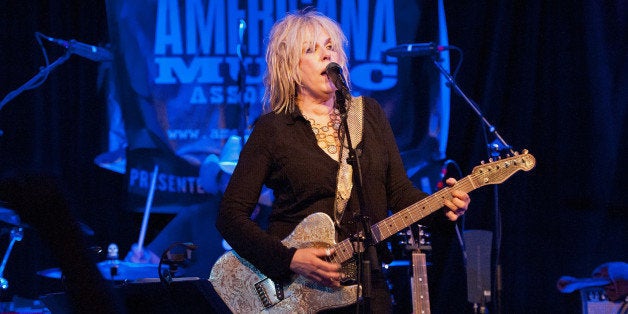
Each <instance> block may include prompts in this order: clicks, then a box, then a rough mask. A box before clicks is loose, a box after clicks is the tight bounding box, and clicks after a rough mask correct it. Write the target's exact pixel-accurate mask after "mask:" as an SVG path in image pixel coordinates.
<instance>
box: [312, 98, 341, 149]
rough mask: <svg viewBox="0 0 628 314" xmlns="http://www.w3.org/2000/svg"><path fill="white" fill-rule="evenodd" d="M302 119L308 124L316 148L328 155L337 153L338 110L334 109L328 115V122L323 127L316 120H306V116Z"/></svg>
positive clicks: (338, 145) (338, 142)
mask: <svg viewBox="0 0 628 314" xmlns="http://www.w3.org/2000/svg"><path fill="white" fill-rule="evenodd" d="M303 117H304V118H305V120H307V121H309V122H310V126H311V127H312V132H314V136H315V137H316V142H317V143H318V147H320V148H321V149H323V150H326V151H327V152H328V153H330V154H336V153H338V148H339V147H340V140H338V130H339V129H340V112H339V111H338V109H334V110H333V111H332V112H331V113H330V114H329V122H327V124H325V125H323V124H319V123H317V122H316V120H314V119H312V118H308V117H307V116H306V115H303Z"/></svg>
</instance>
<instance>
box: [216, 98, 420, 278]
mask: <svg viewBox="0 0 628 314" xmlns="http://www.w3.org/2000/svg"><path fill="white" fill-rule="evenodd" d="M363 104H364V123H363V133H362V141H361V142H360V143H359V144H358V151H361V154H360V155H359V160H360V165H361V169H362V178H363V179H362V182H363V191H364V195H365V200H366V201H365V203H366V204H364V206H362V208H364V210H365V211H366V214H367V215H368V216H369V217H370V219H371V224H374V223H377V222H379V221H381V220H383V219H384V218H386V217H387V215H388V211H389V210H391V211H392V212H396V211H399V210H401V209H403V208H405V207H407V206H409V205H411V204H413V203H415V202H417V201H418V200H420V199H421V198H423V197H425V196H426V194H425V193H423V192H421V191H419V190H418V189H416V188H414V187H413V185H412V182H411V181H410V180H409V179H408V177H407V175H406V172H405V169H404V167H403V164H402V161H401V157H400V155H399V150H398V148H397V144H396V141H395V137H394V134H393V132H392V129H391V127H390V123H389V122H388V119H387V117H386V115H385V113H384V111H383V110H382V109H381V107H380V105H379V104H378V103H377V101H375V100H374V99H372V98H368V97H365V98H364V100H363ZM337 173H338V162H337V161H335V160H333V159H332V158H331V157H330V156H329V155H327V154H326V153H325V152H324V151H323V150H322V149H321V148H319V146H318V145H317V142H316V138H315V137H314V134H313V132H312V129H311V126H310V124H309V122H308V121H307V120H306V119H304V118H303V116H302V115H301V113H299V112H295V113H292V114H278V113H274V112H271V113H268V114H265V115H262V116H261V117H260V118H259V119H258V121H257V122H256V123H255V127H254V129H253V131H252V133H251V135H250V137H249V139H248V141H247V142H246V144H245V145H244V147H243V149H242V152H241V154H240V158H239V161H238V164H237V166H236V168H235V170H234V172H233V175H232V177H231V180H230V182H229V184H228V186H227V189H226V191H225V193H224V196H223V199H222V202H221V208H220V211H219V214H218V219H217V222H216V227H217V228H218V230H219V231H220V233H221V234H222V236H223V237H224V239H225V240H226V241H227V242H228V243H229V244H230V245H231V246H232V247H233V249H234V250H235V251H236V252H237V253H238V254H239V255H240V256H242V257H243V258H245V259H246V260H248V261H249V262H251V263H252V264H253V265H255V266H256V267H257V268H258V269H259V270H260V271H261V272H262V273H264V274H265V275H266V276H268V277H270V278H271V279H273V280H282V279H285V278H287V277H288V276H289V275H291V274H292V272H291V270H290V262H291V260H292V256H293V255H294V252H295V251H296V249H295V248H288V247H286V246H284V245H283V244H282V243H281V242H280V241H281V239H283V238H285V237H286V236H288V235H289V234H290V232H292V231H293V229H294V228H295V227H296V225H297V224H298V223H299V222H301V221H302V220H303V219H304V218H305V217H307V216H308V215H310V214H312V213H315V212H323V213H326V214H328V215H329V216H330V217H332V218H333V217H334V216H333V211H334V198H335V194H336V176H337ZM263 185H266V186H267V187H269V188H271V189H273V192H274V197H275V201H274V204H273V208H272V212H271V214H270V216H269V227H268V230H267V231H264V230H262V229H261V228H260V227H259V226H258V225H257V224H256V223H255V222H254V221H252V220H251V219H250V216H251V214H252V212H253V210H254V209H255V206H256V204H257V201H258V197H259V194H260V191H261V189H262V187H263ZM359 210H360V204H359V199H358V197H357V195H356V189H355V188H354V189H353V191H352V196H351V199H350V201H349V203H348V204H347V209H346V210H345V214H344V217H343V222H342V224H341V225H343V226H344V227H346V228H348V229H351V228H352V222H351V220H352V217H353V214H352V213H353V212H354V211H359ZM358 225H360V224H359V223H356V224H353V226H358ZM342 229H345V228H342ZM354 229H355V228H354ZM338 231H340V230H338ZM351 232H352V231H351ZM338 235H339V237H340V239H339V240H342V239H343V238H344V237H346V234H343V233H342V232H340V233H339V234H338Z"/></svg>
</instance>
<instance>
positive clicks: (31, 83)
mask: <svg viewBox="0 0 628 314" xmlns="http://www.w3.org/2000/svg"><path fill="white" fill-rule="evenodd" d="M69 58H70V51H69V50H68V51H67V52H66V53H65V54H64V55H63V56H61V57H59V59H57V60H55V62H53V63H51V64H50V65H48V66H47V67H45V68H42V69H41V70H39V73H37V75H35V76H34V77H33V78H31V79H30V80H29V81H28V82H26V83H24V85H22V86H20V87H18V88H17V89H16V90H14V91H12V92H10V93H9V94H8V95H6V96H5V97H4V99H2V102H1V103H0V110H2V107H4V105H6V104H7V103H8V102H9V101H11V100H12V99H13V98H15V97H17V96H18V95H19V94H21V93H22V92H23V91H25V90H29V89H31V88H34V87H36V86H38V84H36V83H39V81H40V80H42V79H44V80H45V79H46V78H47V77H48V74H50V72H51V71H52V70H53V69H55V68H56V67H58V66H60V65H61V64H63V63H64V62H65V61H67V60H68V59H69ZM42 83H43V81H42Z"/></svg>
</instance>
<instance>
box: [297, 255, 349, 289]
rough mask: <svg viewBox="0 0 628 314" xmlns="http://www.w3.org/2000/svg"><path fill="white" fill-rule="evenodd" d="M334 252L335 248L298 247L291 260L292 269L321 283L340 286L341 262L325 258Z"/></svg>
mask: <svg viewBox="0 0 628 314" xmlns="http://www.w3.org/2000/svg"><path fill="white" fill-rule="evenodd" d="M332 254H334V250H333V249H325V248H304V249H298V250H297V251H296V252H295V253H294V256H293V257H292V261H291V262H290V270H292V271H293V272H295V273H297V274H299V275H302V276H304V277H305V278H307V279H310V280H312V281H314V282H317V283H319V284H321V285H324V286H327V287H340V276H341V273H340V267H341V266H340V264H338V263H330V262H327V261H325V260H323V258H324V257H328V256H331V255H332Z"/></svg>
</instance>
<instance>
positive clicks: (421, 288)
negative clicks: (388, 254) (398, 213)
mask: <svg viewBox="0 0 628 314" xmlns="http://www.w3.org/2000/svg"><path fill="white" fill-rule="evenodd" d="M411 288H412V309H413V312H412V313H421V314H430V313H431V312H430V294H429V291H428V284H427V263H426V259H425V253H421V251H419V250H415V251H414V252H412V279H411Z"/></svg>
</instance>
